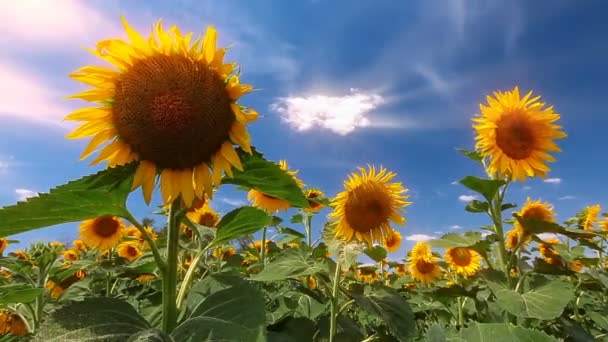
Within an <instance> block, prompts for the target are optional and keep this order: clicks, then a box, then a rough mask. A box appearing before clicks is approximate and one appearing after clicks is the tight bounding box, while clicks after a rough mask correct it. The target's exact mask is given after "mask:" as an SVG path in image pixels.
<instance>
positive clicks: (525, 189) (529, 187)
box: [522, 185, 532, 191]
mask: <svg viewBox="0 0 608 342" xmlns="http://www.w3.org/2000/svg"><path fill="white" fill-rule="evenodd" d="M522 190H524V191H530V190H532V187H531V186H529V185H526V186H524V187H523V188H522Z"/></svg>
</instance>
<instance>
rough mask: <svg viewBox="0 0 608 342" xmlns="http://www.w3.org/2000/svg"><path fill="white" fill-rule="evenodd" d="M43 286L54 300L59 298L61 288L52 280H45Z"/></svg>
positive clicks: (61, 291)
mask: <svg viewBox="0 0 608 342" xmlns="http://www.w3.org/2000/svg"><path fill="white" fill-rule="evenodd" d="M45 287H46V289H47V291H48V292H49V296H50V297H51V298H52V299H54V300H57V299H59V297H61V295H62V294H63V288H62V287H61V286H60V285H59V284H57V283H56V282H54V281H52V280H49V281H47V282H46V285H45Z"/></svg>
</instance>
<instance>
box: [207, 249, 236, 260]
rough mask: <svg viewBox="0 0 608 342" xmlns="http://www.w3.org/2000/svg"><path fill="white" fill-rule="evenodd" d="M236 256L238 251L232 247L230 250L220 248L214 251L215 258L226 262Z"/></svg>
mask: <svg viewBox="0 0 608 342" xmlns="http://www.w3.org/2000/svg"><path fill="white" fill-rule="evenodd" d="M235 254H236V249H234V248H232V247H230V248H228V249H225V248H221V247H218V248H216V249H214V250H213V257H214V258H216V259H221V260H224V259H226V258H228V257H231V256H233V255H235Z"/></svg>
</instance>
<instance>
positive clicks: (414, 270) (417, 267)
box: [409, 258, 441, 284]
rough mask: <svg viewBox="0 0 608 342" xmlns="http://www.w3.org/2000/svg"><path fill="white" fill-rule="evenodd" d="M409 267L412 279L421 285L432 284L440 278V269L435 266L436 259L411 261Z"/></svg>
mask: <svg viewBox="0 0 608 342" xmlns="http://www.w3.org/2000/svg"><path fill="white" fill-rule="evenodd" d="M409 266H410V274H411V275H412V278H414V279H415V280H417V281H419V282H421V283H423V284H429V283H432V282H433V281H435V280H436V279H438V278H439V277H441V268H440V267H439V265H437V263H436V258H431V259H426V260H425V259H411V260H410V264H409Z"/></svg>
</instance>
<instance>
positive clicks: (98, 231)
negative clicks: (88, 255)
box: [80, 216, 125, 252]
mask: <svg viewBox="0 0 608 342" xmlns="http://www.w3.org/2000/svg"><path fill="white" fill-rule="evenodd" d="M124 233H125V224H124V223H123V222H122V220H120V219H119V218H118V217H116V216H100V217H97V218H94V219H89V220H86V221H84V222H82V223H81V224H80V239H81V240H82V241H84V243H85V244H86V245H87V246H89V247H91V248H96V249H98V250H99V251H101V252H105V251H107V250H109V249H110V248H112V247H114V246H116V245H118V243H119V242H120V240H121V239H122V237H123V235H124Z"/></svg>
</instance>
